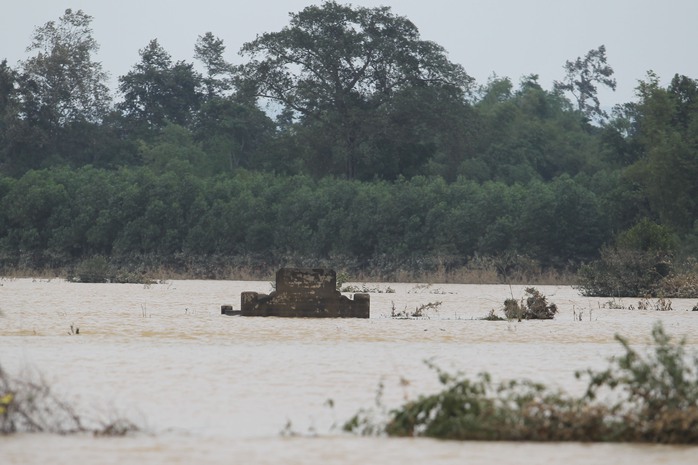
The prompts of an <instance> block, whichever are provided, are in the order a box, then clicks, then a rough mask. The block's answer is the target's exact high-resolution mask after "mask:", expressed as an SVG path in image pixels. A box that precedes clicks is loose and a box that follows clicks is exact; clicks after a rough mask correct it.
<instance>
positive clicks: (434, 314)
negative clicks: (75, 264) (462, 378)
mask: <svg viewBox="0 0 698 465" xmlns="http://www.w3.org/2000/svg"><path fill="white" fill-rule="evenodd" d="M357 284H358V285H359V286H360V285H361V283H357ZM367 286H368V287H369V288H373V289H372V290H373V291H376V290H377V291H381V292H372V293H371V318H370V319H368V320H335V319H332V320H320V319H318V320H306V319H281V318H243V317H227V316H222V315H220V306H221V304H227V303H230V304H233V305H234V306H235V308H239V305H240V304H239V298H240V292H242V291H248V290H249V291H258V292H269V291H270V289H271V286H270V283H269V282H237V281H169V282H165V283H161V284H154V285H149V286H144V285H126V284H72V283H67V282H65V281H62V280H57V279H55V280H33V279H15V280H0V311H1V312H2V316H0V364H2V366H3V367H4V368H5V369H6V370H7V371H8V372H10V373H13V374H22V373H26V372H30V373H41V375H42V376H43V378H44V379H45V380H46V381H47V382H48V383H49V384H50V385H51V386H52V387H53V389H54V391H55V392H56V393H58V394H60V395H62V396H64V397H65V398H67V399H70V401H71V402H73V403H74V404H75V405H76V406H77V407H78V408H79V409H80V411H82V412H85V413H86V414H87V415H88V416H90V417H91V418H97V419H104V420H108V419H110V418H114V417H116V416H118V415H120V416H126V417H128V418H130V419H132V420H134V421H136V422H137V423H139V424H141V425H143V426H144V427H145V432H144V433H138V434H135V435H131V436H128V437H126V438H94V437H92V436H89V435H78V436H58V435H50V434H20V435H15V436H11V437H2V438H0V456H1V457H2V459H1V460H0V461H1V462H2V463H9V464H34V463H36V464H40V463H41V464H43V463H66V464H75V463H100V464H110V463H115V464H116V463H118V464H129V463H134V464H136V463H149V464H160V463H162V464H165V463H167V464H171V463H255V464H257V463H269V464H277V463H286V464H289V463H291V464H294V463H297V464H328V463H330V464H332V463H337V464H348V463H400V464H410V463H415V464H416V463H425V462H426V463H459V464H460V463H471V464H473V463H474V464H485V463H487V464H491V463H494V461H496V462H499V463H524V464H526V463H530V464H537V465H539V464H541V463H561V462H563V461H564V463H566V465H574V464H581V463H600V462H602V461H603V462H605V463H614V464H622V463H628V464H644V463H647V464H650V463H652V464H657V463H671V464H675V463H691V464H693V463H695V461H696V457H698V448H697V447H684V446H656V445H629V444H578V443H571V444H535V443H491V442H452V441H436V440H429V439H392V438H363V437H355V436H351V435H347V434H344V433H341V432H340V431H339V430H338V429H337V428H336V425H339V424H341V423H342V422H343V421H345V420H347V419H348V418H349V417H351V415H353V414H354V413H356V411H357V410H358V409H360V408H364V407H371V406H372V405H374V401H375V398H376V394H377V392H378V386H379V385H383V403H384V404H385V405H386V406H387V407H395V406H398V405H400V404H401V403H402V402H404V401H405V400H409V399H414V398H416V397H417V396H418V395H419V394H421V393H429V392H434V391H436V390H437V389H438V388H439V385H438V382H437V379H436V376H435V374H434V372H433V370H431V369H430V368H428V367H427V365H426V363H425V360H429V361H430V362H432V363H434V364H436V365H438V366H439V367H441V368H443V369H446V370H449V371H453V372H455V371H461V372H464V373H466V374H468V375H472V376H474V375H476V374H477V373H479V372H481V371H487V372H489V373H490V374H491V375H492V376H493V378H494V379H496V380H505V379H521V378H527V379H532V380H535V381H540V382H544V383H546V384H549V385H551V386H556V387H559V388H561V389H564V390H566V391H568V392H572V393H577V392H579V391H581V389H582V388H583V383H582V382H581V381H579V380H577V379H575V377H574V372H575V371H577V370H583V369H585V368H599V369H600V368H603V367H606V366H607V359H608V357H610V356H612V355H614V354H618V353H620V346H619V345H618V343H617V342H615V341H614V335H615V334H616V333H619V334H622V335H623V336H625V337H626V338H628V339H629V340H630V342H631V343H633V344H636V345H639V346H641V345H644V344H646V343H648V341H649V337H650V331H651V329H652V326H653V325H654V324H655V322H657V321H662V322H663V324H664V327H665V329H666V330H667V332H668V333H670V334H671V335H673V336H676V337H685V338H686V340H687V343H688V345H689V346H690V350H694V351H698V313H697V312H691V311H690V310H691V308H692V307H693V306H694V305H695V304H696V303H697V302H696V301H694V300H690V299H674V300H672V309H673V310H671V311H666V312H659V311H655V310H632V309H629V307H630V306H631V305H632V306H633V307H635V308H637V307H638V299H627V298H626V299H616V300H615V301H614V304H615V305H616V306H624V307H626V309H611V308H608V307H609V305H608V302H609V300H611V299H607V298H605V299H601V298H587V297H582V296H580V294H579V293H578V292H577V291H576V290H575V289H573V288H571V287H566V286H538V289H539V290H540V291H541V292H543V293H544V294H545V295H546V296H547V297H548V300H549V301H550V302H553V303H555V304H556V305H557V306H558V308H559V310H560V313H559V314H558V316H557V317H556V318H555V320H552V321H524V322H520V323H519V322H507V321H503V322H489V321H481V320H479V318H482V317H484V316H486V315H487V313H489V311H490V310H491V309H499V308H501V306H502V303H503V301H504V299H506V298H508V297H510V296H511V295H513V296H514V297H516V298H520V297H522V296H523V289H524V287H523V286H513V287H511V288H510V287H509V286H493V285H488V286H478V285H440V284H434V285H416V284H384V283H381V284H374V283H370V284H367ZM388 290H392V291H394V292H385V291H388ZM436 302H441V304H440V305H438V309H437V310H436V311H430V312H429V313H428V314H427V316H426V317H425V318H422V319H412V320H400V319H394V318H391V317H390V315H391V312H392V310H393V309H395V310H396V311H408V312H409V311H411V310H413V309H414V308H416V307H418V306H421V305H424V304H428V303H436ZM655 303H656V301H651V302H650V304H655ZM71 326H72V327H73V329H77V328H79V330H80V334H78V335H75V334H70V333H71ZM284 430H285V431H286V432H289V431H290V432H292V433H294V435H293V436H288V435H286V436H285V435H282V434H281V433H282V431H284Z"/></svg>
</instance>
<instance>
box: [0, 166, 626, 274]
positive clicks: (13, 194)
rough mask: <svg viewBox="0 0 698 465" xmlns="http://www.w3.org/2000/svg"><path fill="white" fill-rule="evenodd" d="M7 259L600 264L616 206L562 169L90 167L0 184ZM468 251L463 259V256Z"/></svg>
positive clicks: (56, 263)
mask: <svg viewBox="0 0 698 465" xmlns="http://www.w3.org/2000/svg"><path fill="white" fill-rule="evenodd" d="M0 195H1V196H2V199H3V202H2V207H1V208H0V230H2V231H3V235H2V239H1V242H0V246H1V248H2V250H3V251H5V256H4V258H5V259H6V260H16V259H17V258H19V257H16V256H15V257H12V256H11V253H10V252H12V251H14V252H21V251H26V252H33V253H34V254H35V255H34V257H33V258H32V259H33V260H34V261H35V262H36V263H37V264H38V263H43V264H44V265H54V266H65V265H66V264H69V263H71V261H75V260H76V259H80V258H82V257H89V256H95V255H103V256H112V257H115V258H116V259H119V258H128V257H129V256H132V255H142V256H161V257H167V256H171V255H174V254H178V253H184V254H187V255H191V256H211V255H225V256H257V257H260V258H261V259H263V260H267V261H269V262H273V261H279V260H283V259H289V258H291V259H292V258H298V257H305V258H309V259H318V260H321V259H324V258H326V257H336V258H337V259H338V260H339V261H340V262H342V263H345V262H351V261H353V263H354V264H356V265H358V266H360V265H361V264H364V265H366V264H367V263H369V262H370V261H372V260H374V259H375V258H376V257H383V258H384V259H386V260H389V261H391V262H393V263H403V264H408V263H411V262H412V263H417V262H418V261H419V260H424V259H425V258H429V257H441V258H442V259H445V260H447V261H449V262H450V263H453V264H460V265H464V264H465V258H467V257H474V256H477V255H481V256H495V255H500V254H505V253H509V254H515V253H517V251H521V250H526V251H527V252H528V254H529V255H530V256H531V257H535V258H536V259H538V260H540V261H541V262H543V263H544V264H547V265H550V266H562V267H564V266H566V265H567V264H569V263H570V262H573V261H578V260H588V259H591V258H593V257H594V256H595V255H596V251H597V250H598V249H599V247H600V246H601V245H602V244H603V243H604V241H605V240H606V238H607V237H608V236H609V232H610V230H611V228H612V225H613V220H612V215H611V214H612V212H613V211H614V210H615V208H618V206H617V205H612V201H611V200H610V199H603V198H600V197H599V196H597V195H596V194H594V193H593V192H592V191H591V190H589V188H587V187H585V186H584V185H582V184H581V183H579V182H577V181H575V180H573V179H571V178H569V177H567V176H563V177H560V178H557V179H555V180H554V181H552V182H549V183H542V182H532V183H529V184H527V185H521V184H515V185H507V184H504V183H497V182H487V183H482V184H481V183H478V182H475V181H470V180H466V179H460V180H458V181H455V182H453V183H446V182H445V181H444V180H443V179H442V178H438V177H432V178H425V177H421V176H417V177H414V178H412V179H410V180H406V179H402V180H399V181H397V182H385V181H383V182H372V183H365V182H359V181H352V180H338V179H330V178H324V179H321V180H317V181H316V180H313V179H312V178H310V177H308V176H278V175H273V174H269V173H255V172H247V171H238V172H237V173H236V174H235V175H233V176H218V177H213V178H205V179H204V178H200V177H196V176H194V175H192V174H190V173H178V172H175V171H170V172H168V173H165V174H159V175H158V174H155V173H153V171H152V170H151V169H149V168H124V169H120V170H114V171H106V170H99V169H95V168H91V167H85V168H80V169H77V170H74V169H70V168H55V169H49V170H43V171H32V172H30V173H27V174H26V175H24V176H23V177H21V178H20V179H17V180H15V179H12V178H9V177H3V178H0ZM458 257H461V258H460V259H459V258H458Z"/></svg>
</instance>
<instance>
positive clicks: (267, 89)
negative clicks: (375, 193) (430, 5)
mask: <svg viewBox="0 0 698 465" xmlns="http://www.w3.org/2000/svg"><path fill="white" fill-rule="evenodd" d="M241 54H242V55H243V56H247V57H249V59H250V61H249V62H248V63H247V64H246V65H243V66H242V67H241V68H240V75H241V79H242V82H243V83H246V84H247V85H249V84H250V83H252V85H254V86H255V87H256V92H255V95H256V96H257V97H259V98H265V99H271V100H273V101H276V102H279V103H280V104H281V105H282V106H284V107H287V108H290V109H291V110H292V111H293V112H295V114H296V115H297V117H298V119H299V120H301V122H303V123H304V124H310V125H316V126H317V127H318V129H320V132H319V133H321V134H322V133H324V134H326V135H327V136H328V137H332V138H333V139H334V140H333V141H332V143H331V144H330V147H331V150H330V152H329V153H328V154H327V157H329V160H328V161H331V160H332V159H335V160H340V161H341V162H343V164H344V170H343V171H344V175H345V176H346V177H348V178H353V177H355V175H356V169H357V165H358V161H359V158H360V144H361V130H362V126H363V125H362V122H363V121H364V120H365V118H366V115H367V114H368V112H370V111H372V110H375V109H377V108H380V107H381V106H382V105H384V104H385V103H386V102H388V101H390V100H391V98H392V97H393V95H394V94H395V93H396V92H398V91H400V90H402V89H405V88H408V87H421V86H444V87H450V88H453V89H456V90H458V91H459V93H460V94H461V95H462V94H463V93H464V92H465V91H466V90H467V89H468V87H469V85H470V83H471V78H470V77H469V76H468V75H467V74H466V73H465V71H464V70H463V69H462V67H461V66H459V65H456V64H453V63H451V62H450V61H448V59H447V57H446V52H445V51H444V49H443V48H442V47H441V46H439V45H437V44H435V43H433V42H428V41H424V40H421V39H420V36H419V31H418V30H417V27H416V26H415V25H414V24H413V23H412V22H411V21H409V20H407V19H406V18H404V17H401V16H396V15H394V14H392V13H391V11H390V8H388V7H379V8H363V7H355V8H354V7H352V6H350V5H341V4H338V3H336V2H334V1H326V2H324V3H323V4H322V5H320V6H317V5H314V6H309V7H306V8H305V9H304V10H302V11H301V12H300V13H295V14H291V21H290V25H289V26H287V27H285V28H283V29H282V30H281V31H280V32H274V33H265V34H262V35H261V36H258V37H257V39H255V40H254V41H252V42H248V43H246V44H244V45H243V47H242V50H241Z"/></svg>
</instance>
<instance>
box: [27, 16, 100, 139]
mask: <svg viewBox="0 0 698 465" xmlns="http://www.w3.org/2000/svg"><path fill="white" fill-rule="evenodd" d="M91 22H92V17H91V16H89V15H87V14H85V13H84V12H83V11H82V10H78V11H73V10H71V9H67V10H65V13H64V14H63V16H61V17H60V19H59V20H58V22H55V21H49V22H47V23H46V24H44V25H43V26H41V27H39V28H37V29H36V30H35V31H34V36H33V39H32V43H31V45H30V46H29V47H27V52H36V54H35V55H34V56H32V57H30V58H28V59H27V60H26V61H24V62H23V63H22V71H23V73H24V74H25V75H26V77H25V79H26V80H27V81H28V82H29V83H30V85H29V86H26V87H25V88H24V92H25V93H27V94H30V95H28V96H27V97H26V98H27V99H29V98H30V99H32V100H33V101H34V104H35V105H37V106H38V107H39V108H40V109H41V114H42V115H43V117H44V118H46V119H47V120H48V122H49V124H51V125H52V126H63V125H65V124H68V123H73V122H99V121H100V120H101V119H102V118H103V117H104V116H105V115H106V113H107V111H108V109H109V106H110V103H111V97H110V95H109V89H108V87H107V85H106V81H107V73H105V72H104V71H103V70H102V64H101V63H100V62H98V61H95V60H94V58H93V55H94V54H96V53H97V51H98V50H99V45H98V44H97V42H96V41H95V39H94V37H92V28H91V27H90V24H91Z"/></svg>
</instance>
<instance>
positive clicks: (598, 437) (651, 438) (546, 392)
mask: <svg viewBox="0 0 698 465" xmlns="http://www.w3.org/2000/svg"><path fill="white" fill-rule="evenodd" d="M652 338H653V341H654V351H653V352H648V353H646V354H643V353H640V352H638V351H636V350H635V349H633V348H632V347H630V345H629V344H628V342H627V340H625V339H624V338H622V337H620V336H616V339H617V340H618V342H620V344H621V345H622V346H623V348H624V350H625V354H624V355H623V356H621V357H617V358H612V359H610V360H609V367H608V368H607V369H606V370H603V371H598V372H597V371H594V370H591V369H590V370H586V371H584V372H580V373H577V374H576V375H577V377H580V378H581V377H585V378H587V379H588V380H589V384H588V387H587V389H586V391H585V393H584V394H583V395H582V396H580V397H578V398H576V397H572V396H569V395H567V394H565V393H563V392H561V391H558V390H552V389H549V388H547V387H546V386H544V385H542V384H538V383H534V382H531V381H526V380H524V381H508V382H502V383H494V382H493V381H492V379H491V377H490V375H488V374H487V373H482V374H480V375H479V376H478V377H477V378H476V379H474V380H473V379H470V378H467V377H466V376H464V375H463V374H462V373H459V374H456V375H451V374H449V373H447V372H445V371H443V370H440V369H439V368H438V367H435V366H433V365H430V366H431V367H432V368H433V369H435V370H436V372H437V375H438V377H439V381H440V382H441V384H442V385H443V386H444V388H443V390H442V391H441V392H438V393H436V394H433V395H428V396H420V397H419V398H418V399H417V400H415V401H412V402H408V403H406V404H404V405H403V406H401V407H399V408H397V409H395V410H392V411H389V412H388V413H387V414H386V415H385V418H384V420H383V421H382V423H380V425H379V426H376V420H375V415H372V414H371V413H370V412H367V411H360V412H359V413H358V414H357V415H355V416H354V417H353V418H352V419H350V420H349V421H348V422H347V423H346V424H345V426H344V427H345V429H346V430H347V431H352V432H355V433H359V434H388V435H391V436H428V437H434V438H441V439H460V440H490V441H491V440H506V441H517V440H527V441H597V442H601V441H605V442H651V443H672V444H698V357H696V356H693V358H692V359H690V358H689V357H688V356H687V354H686V352H685V341H684V340H682V341H680V342H678V343H673V342H672V341H671V339H670V337H669V336H668V335H667V334H666V333H665V332H664V329H663V327H662V326H661V324H657V325H656V326H655V327H654V329H653V330H652ZM610 392H615V393H616V394H617V395H616V396H615V397H613V398H614V399H616V400H615V401H613V402H610V403H608V402H601V401H598V399H600V398H611V397H610V396H604V395H602V394H606V393H610ZM365 422H370V424H369V426H370V428H365V427H364V426H365V425H364V423H365Z"/></svg>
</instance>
